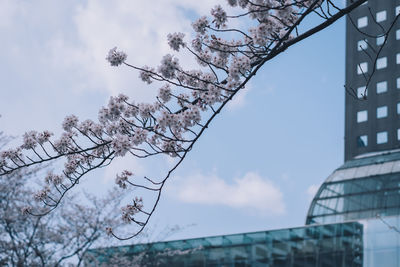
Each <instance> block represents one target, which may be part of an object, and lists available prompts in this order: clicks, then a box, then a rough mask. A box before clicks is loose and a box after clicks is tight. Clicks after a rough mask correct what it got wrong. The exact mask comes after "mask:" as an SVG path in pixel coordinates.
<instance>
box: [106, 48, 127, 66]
mask: <svg viewBox="0 0 400 267" xmlns="http://www.w3.org/2000/svg"><path fill="white" fill-rule="evenodd" d="M126 58H127V55H126V54H125V53H124V52H122V51H117V48H116V47H114V48H112V49H110V51H109V52H108V55H107V57H106V60H107V61H108V62H110V64H111V66H119V65H121V64H122V63H124V61H125V60H126Z"/></svg>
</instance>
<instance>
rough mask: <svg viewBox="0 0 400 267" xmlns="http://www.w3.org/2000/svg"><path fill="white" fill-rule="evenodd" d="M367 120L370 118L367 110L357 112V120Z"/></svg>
mask: <svg viewBox="0 0 400 267" xmlns="http://www.w3.org/2000/svg"><path fill="white" fill-rule="evenodd" d="M367 120H368V112H367V111H366V110H362V111H359V112H357V122H364V121H367Z"/></svg>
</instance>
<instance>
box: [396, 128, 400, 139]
mask: <svg viewBox="0 0 400 267" xmlns="http://www.w3.org/2000/svg"><path fill="white" fill-rule="evenodd" d="M397 141H400V129H397Z"/></svg>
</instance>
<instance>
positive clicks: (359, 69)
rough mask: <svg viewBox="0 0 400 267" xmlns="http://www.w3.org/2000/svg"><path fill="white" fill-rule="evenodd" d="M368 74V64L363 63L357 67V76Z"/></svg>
mask: <svg viewBox="0 0 400 267" xmlns="http://www.w3.org/2000/svg"><path fill="white" fill-rule="evenodd" d="M367 72H368V63H367V62H363V63H360V64H358V65H357V74H363V73H364V74H365V73H367Z"/></svg>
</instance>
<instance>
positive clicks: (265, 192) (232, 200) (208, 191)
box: [167, 172, 285, 215]
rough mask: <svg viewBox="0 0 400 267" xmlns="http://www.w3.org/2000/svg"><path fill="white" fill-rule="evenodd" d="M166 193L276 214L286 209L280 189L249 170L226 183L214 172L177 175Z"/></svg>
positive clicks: (181, 197) (180, 198)
mask: <svg viewBox="0 0 400 267" xmlns="http://www.w3.org/2000/svg"><path fill="white" fill-rule="evenodd" d="M167 193H168V194H169V195H170V196H171V197H175V198H178V199H179V200H181V201H183V202H186V203H198V204H207V205H223V206H229V207H232V208H237V209H255V210H258V211H262V212H265V213H271V214H275V215H276V214H278V215H279V214H283V213H284V212H285V205H284V203H283V195H282V192H281V191H280V190H279V188H277V187H276V186H275V185H274V184H273V183H272V182H271V181H269V180H268V179H265V178H262V177H261V176H260V175H258V174H257V173H254V172H248V173H246V174H245V175H244V176H243V177H240V178H236V179H234V180H233V182H232V183H227V182H226V181H225V180H223V179H222V178H220V177H218V176H216V175H215V174H211V175H203V174H201V173H197V174H194V175H191V176H189V177H186V176H185V177H184V178H183V177H176V178H175V181H174V182H172V185H171V186H170V187H168V189H167Z"/></svg>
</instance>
